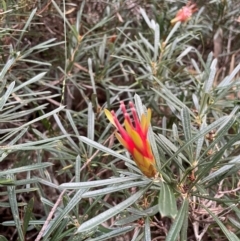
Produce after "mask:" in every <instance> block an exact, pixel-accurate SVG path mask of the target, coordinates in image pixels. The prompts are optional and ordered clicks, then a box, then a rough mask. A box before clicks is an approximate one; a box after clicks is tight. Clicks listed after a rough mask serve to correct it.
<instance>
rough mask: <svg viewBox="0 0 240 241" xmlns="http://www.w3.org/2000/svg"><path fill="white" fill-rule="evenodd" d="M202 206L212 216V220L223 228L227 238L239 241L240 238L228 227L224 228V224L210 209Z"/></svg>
mask: <svg viewBox="0 0 240 241" xmlns="http://www.w3.org/2000/svg"><path fill="white" fill-rule="evenodd" d="M201 206H202V207H203V208H204V209H205V210H206V211H207V212H208V213H209V214H210V215H211V216H212V218H213V219H214V220H215V222H216V223H217V224H218V226H219V227H220V228H221V230H222V231H223V233H224V234H225V236H226V238H227V239H228V240H229V241H239V238H238V237H237V236H236V235H235V234H234V233H233V232H232V231H230V230H228V229H227V227H226V226H224V224H223V223H222V222H221V220H220V219H219V218H218V217H217V216H216V215H215V214H214V213H213V212H212V211H211V210H210V209H208V208H207V207H206V206H203V205H201Z"/></svg>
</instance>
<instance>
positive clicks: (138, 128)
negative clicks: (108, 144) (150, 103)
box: [105, 101, 157, 177]
mask: <svg viewBox="0 0 240 241" xmlns="http://www.w3.org/2000/svg"><path fill="white" fill-rule="evenodd" d="M129 106H130V110H131V112H132V117H133V121H132V120H131V119H130V116H129V114H128V113H127V110H126V107H125V105H124V103H123V102H122V101H121V102H120V108H121V110H122V112H123V114H124V127H125V128H124V127H123V126H122V125H121V124H120V122H119V121H118V119H117V117H116V114H115V112H114V111H111V112H110V111H109V110H107V109H105V114H106V116H107V118H108V119H109V121H110V122H111V123H112V124H113V125H114V126H115V127H116V128H117V131H118V133H117V132H116V138H117V139H118V141H119V142H120V143H121V144H122V145H123V146H124V147H125V148H126V149H127V150H128V152H129V153H130V154H131V155H132V157H133V160H134V161H135V162H136V164H137V166H138V167H139V169H140V170H141V171H142V173H143V174H144V175H146V176H147V177H154V176H155V175H156V173H157V172H156V168H155V159H154V156H153V153H152V149H151V146H150V144H149V141H148V138H147V133H148V128H149V125H150V120H151V110H150V109H148V111H147V114H146V115H145V114H143V115H142V116H141V119H140V120H139V118H138V115H137V111H136V109H135V106H134V104H133V103H132V102H129Z"/></svg>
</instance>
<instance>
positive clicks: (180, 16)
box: [171, 2, 197, 24]
mask: <svg viewBox="0 0 240 241" xmlns="http://www.w3.org/2000/svg"><path fill="white" fill-rule="evenodd" d="M196 11H197V7H196V4H191V2H188V3H187V5H186V6H184V7H182V8H181V9H180V10H179V11H178V12H177V14H176V17H175V18H174V19H172V20H171V24H175V23H176V22H179V21H180V22H186V21H188V20H189V19H190V18H191V16H192V14H193V13H194V12H196Z"/></svg>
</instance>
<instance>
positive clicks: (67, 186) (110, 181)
mask: <svg viewBox="0 0 240 241" xmlns="http://www.w3.org/2000/svg"><path fill="white" fill-rule="evenodd" d="M137 179H139V177H117V178H109V179H106V180H98V181H88V182H74V183H63V184H61V185H60V186H59V187H60V188H62V189H63V188H65V189H80V188H91V187H100V186H104V185H109V184H117V183H122V182H130V181H134V180H137Z"/></svg>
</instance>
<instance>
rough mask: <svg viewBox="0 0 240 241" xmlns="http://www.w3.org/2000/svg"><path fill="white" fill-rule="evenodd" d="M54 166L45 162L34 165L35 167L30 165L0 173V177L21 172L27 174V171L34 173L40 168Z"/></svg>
mask: <svg viewBox="0 0 240 241" xmlns="http://www.w3.org/2000/svg"><path fill="white" fill-rule="evenodd" d="M52 165H53V164H52V163H50V162H44V163H40V164H34V165H29V166H23V167H18V168H13V169H10V170H7V171H2V172H0V176H4V175H7V174H13V173H20V172H27V171H32V170H37V169H39V168H46V167H49V166H52Z"/></svg>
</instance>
